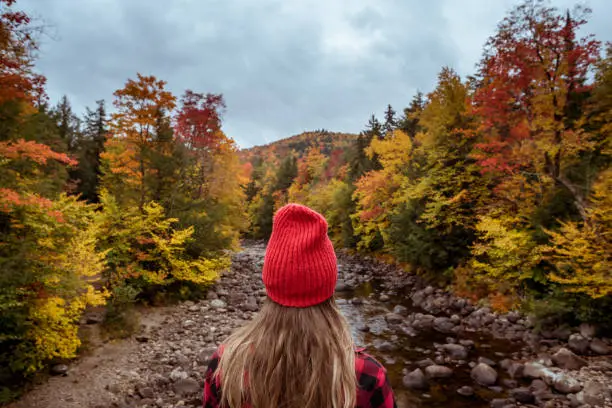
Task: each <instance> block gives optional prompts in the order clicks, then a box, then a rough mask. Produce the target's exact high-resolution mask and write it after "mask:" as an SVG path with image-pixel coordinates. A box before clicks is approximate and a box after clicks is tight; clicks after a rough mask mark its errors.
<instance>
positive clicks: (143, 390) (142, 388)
mask: <svg viewBox="0 0 612 408" xmlns="http://www.w3.org/2000/svg"><path fill="white" fill-rule="evenodd" d="M136 390H137V391H138V395H140V396H141V397H142V398H153V397H154V396H155V391H153V388H151V387H148V386H147V385H146V384H140V385H138V386H137V387H136Z"/></svg>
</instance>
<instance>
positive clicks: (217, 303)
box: [210, 299, 227, 309]
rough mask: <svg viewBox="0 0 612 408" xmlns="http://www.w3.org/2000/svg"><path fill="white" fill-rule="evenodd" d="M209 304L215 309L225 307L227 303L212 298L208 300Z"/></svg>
mask: <svg viewBox="0 0 612 408" xmlns="http://www.w3.org/2000/svg"><path fill="white" fill-rule="evenodd" d="M210 306H212V307H214V308H215V309H224V308H226V307H227V303H225V302H224V301H223V300H221V299H213V300H211V302H210Z"/></svg>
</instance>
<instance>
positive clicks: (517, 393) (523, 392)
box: [510, 387, 535, 404]
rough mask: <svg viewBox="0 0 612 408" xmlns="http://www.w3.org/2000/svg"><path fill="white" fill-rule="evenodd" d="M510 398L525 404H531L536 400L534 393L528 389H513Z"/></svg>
mask: <svg viewBox="0 0 612 408" xmlns="http://www.w3.org/2000/svg"><path fill="white" fill-rule="evenodd" d="M510 396H511V397H512V398H514V399H515V400H517V401H518V402H520V403H523V404H531V403H532V402H533V401H534V399H535V398H534V396H533V392H532V391H531V390H530V389H529V388H527V387H521V388H515V389H513V390H512V391H510Z"/></svg>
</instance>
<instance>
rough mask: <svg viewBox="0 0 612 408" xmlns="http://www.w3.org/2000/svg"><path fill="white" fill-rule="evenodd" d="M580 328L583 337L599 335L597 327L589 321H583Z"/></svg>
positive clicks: (589, 337) (588, 337)
mask: <svg viewBox="0 0 612 408" xmlns="http://www.w3.org/2000/svg"><path fill="white" fill-rule="evenodd" d="M579 330H580V334H581V335H582V337H585V338H587V339H592V338H593V337H595V336H596V335H597V327H595V325H592V324H589V323H582V324H581V325H580V327H579Z"/></svg>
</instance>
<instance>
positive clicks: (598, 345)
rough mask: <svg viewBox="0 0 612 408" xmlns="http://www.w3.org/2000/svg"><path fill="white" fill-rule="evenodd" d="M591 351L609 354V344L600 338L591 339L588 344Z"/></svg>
mask: <svg viewBox="0 0 612 408" xmlns="http://www.w3.org/2000/svg"><path fill="white" fill-rule="evenodd" d="M589 347H590V349H591V351H592V352H593V353H595V354H599V355H605V354H610V346H608V345H607V344H606V343H604V341H603V340H601V339H593V340H592V341H591V344H589Z"/></svg>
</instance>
